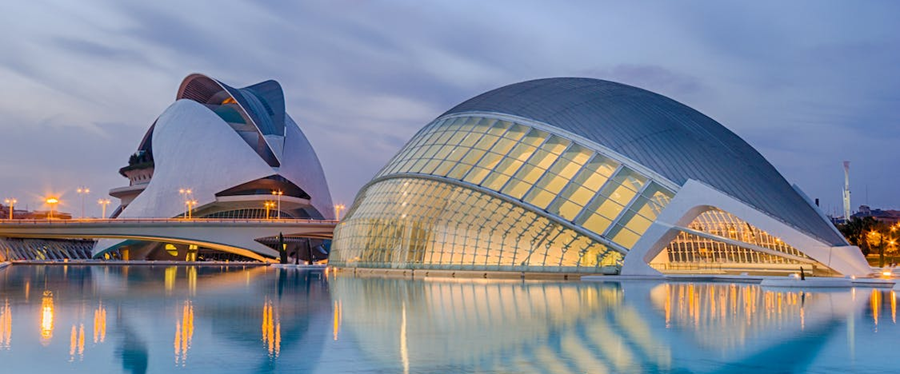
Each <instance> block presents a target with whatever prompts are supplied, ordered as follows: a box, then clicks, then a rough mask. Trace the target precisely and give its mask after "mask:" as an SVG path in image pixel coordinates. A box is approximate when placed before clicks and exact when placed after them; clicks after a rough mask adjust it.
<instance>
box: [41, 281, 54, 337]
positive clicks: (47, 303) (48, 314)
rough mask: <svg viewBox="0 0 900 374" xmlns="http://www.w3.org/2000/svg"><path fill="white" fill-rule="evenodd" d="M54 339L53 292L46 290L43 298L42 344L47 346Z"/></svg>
mask: <svg viewBox="0 0 900 374" xmlns="http://www.w3.org/2000/svg"><path fill="white" fill-rule="evenodd" d="M52 339H53V292H51V291H44V295H43V297H42V298H41V345H43V346H45V347H46V346H47V345H49V344H50V340H52Z"/></svg>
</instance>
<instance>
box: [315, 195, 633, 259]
mask: <svg viewBox="0 0 900 374" xmlns="http://www.w3.org/2000/svg"><path fill="white" fill-rule="evenodd" d="M363 194H364V195H361V196H360V197H359V198H358V199H357V204H356V205H355V206H354V207H353V208H352V211H351V212H350V213H349V214H348V217H351V218H348V219H345V221H344V222H343V223H341V224H340V225H339V226H338V228H337V230H335V241H334V244H333V248H332V254H331V258H330V260H329V261H330V262H331V263H332V264H335V265H338V266H349V267H380V268H419V269H459V270H500V271H521V270H535V271H546V272H590V273H598V272H604V271H614V270H615V269H616V268H617V266H618V264H619V262H620V261H621V260H622V254H621V253H619V252H618V251H615V250H612V249H610V248H608V247H607V246H604V245H603V244H600V243H598V242H595V241H593V240H591V239H590V238H588V237H586V236H584V235H579V234H578V233H576V232H575V231H573V230H570V229H567V228H565V227H563V226H562V225H559V224H557V223H554V222H553V221H551V220H549V219H547V218H546V217H544V216H542V215H540V214H536V213H534V212H532V211H530V210H528V209H524V208H522V207H520V206H517V205H515V204H512V203H509V202H506V201H504V200H502V199H500V198H497V197H494V196H491V195H488V194H485V193H482V192H478V191H475V190H472V189H469V188H464V187H460V186H454V185H451V184H448V183H442V182H438V181H432V180H424V179H414V178H395V179H388V180H384V181H381V182H377V183H375V184H373V185H371V186H369V188H368V189H366V190H365V191H364V192H363Z"/></svg>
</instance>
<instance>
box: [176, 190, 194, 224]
mask: <svg viewBox="0 0 900 374" xmlns="http://www.w3.org/2000/svg"><path fill="white" fill-rule="evenodd" d="M178 194H179V195H181V199H182V200H183V201H184V205H185V207H187V206H188V201H190V200H191V199H193V198H194V191H192V190H191V189H190V188H179V189H178ZM181 216H182V217H185V218H187V216H188V211H187V210H185V211H184V214H182V215H181Z"/></svg>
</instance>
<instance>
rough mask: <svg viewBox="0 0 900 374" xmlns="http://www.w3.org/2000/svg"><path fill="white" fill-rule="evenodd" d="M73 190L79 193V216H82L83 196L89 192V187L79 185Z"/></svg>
mask: <svg viewBox="0 0 900 374" xmlns="http://www.w3.org/2000/svg"><path fill="white" fill-rule="evenodd" d="M75 192H78V194H79V195H81V218H84V198H85V197H86V196H87V194H88V193H90V192H91V189H90V188H87V187H85V186H81V187H78V189H76V190H75Z"/></svg>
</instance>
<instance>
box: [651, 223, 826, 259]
mask: <svg viewBox="0 0 900 374" xmlns="http://www.w3.org/2000/svg"><path fill="white" fill-rule="evenodd" d="M688 228H689V229H690V230H693V231H695V232H700V233H704V234H709V235H710V236H711V237H706V236H701V235H697V234H695V233H691V232H686V231H681V232H679V233H678V236H677V237H676V238H675V239H674V240H673V241H672V242H671V243H669V245H668V246H666V248H665V249H664V250H663V252H662V253H661V254H660V255H661V256H665V258H666V260H667V261H668V265H656V266H657V267H662V269H660V270H666V269H678V268H679V267H685V266H690V265H697V266H702V265H713V266H733V267H740V266H741V265H756V264H766V265H777V264H782V265H791V268H793V269H796V268H797V266H800V265H805V264H807V265H808V264H813V263H815V262H814V261H813V260H811V259H810V258H809V257H808V256H806V255H804V254H803V253H801V252H800V251H799V250H797V248H794V247H792V246H790V245H788V244H787V243H785V242H783V241H782V240H781V239H779V238H776V237H775V236H773V235H770V234H769V233H767V232H765V231H762V230H760V229H758V228H756V227H753V226H751V225H750V224H749V223H747V222H745V221H743V220H741V219H739V218H737V217H735V216H734V215H732V214H730V213H728V212H725V211H722V210H718V209H713V210H709V211H706V212H704V213H703V214H701V215H700V216H698V217H697V218H696V219H694V221H693V222H691V224H690V225H688ZM715 237H719V238H724V239H730V240H732V241H736V242H741V243H747V244H749V246H740V245H735V244H730V243H726V242H725V241H723V240H716V239H715ZM748 247H758V248H764V249H768V250H771V251H773V252H775V253H782V254H784V255H777V254H775V253H766V252H763V251H759V250H754V249H751V248H748ZM816 266H817V267H820V268H825V266H824V265H821V264H817V263H816ZM748 268H749V267H748Z"/></svg>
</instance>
